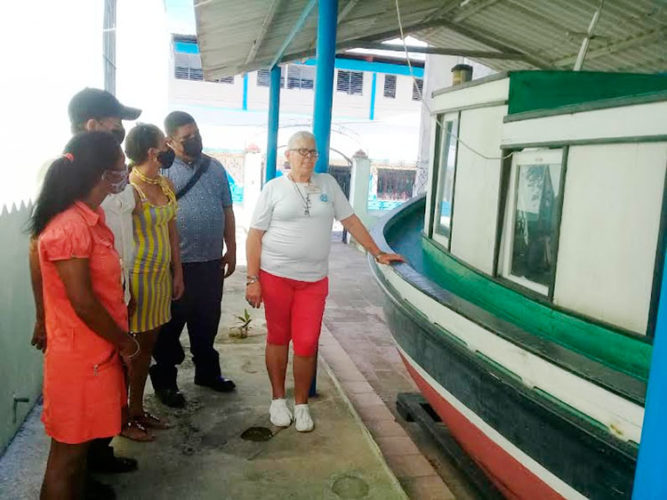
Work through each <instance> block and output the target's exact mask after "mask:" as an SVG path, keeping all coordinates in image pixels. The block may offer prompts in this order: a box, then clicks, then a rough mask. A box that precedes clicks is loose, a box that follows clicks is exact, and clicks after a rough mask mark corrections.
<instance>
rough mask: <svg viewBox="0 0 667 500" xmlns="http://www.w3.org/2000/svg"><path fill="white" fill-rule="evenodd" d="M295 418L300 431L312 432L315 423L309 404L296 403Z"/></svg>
mask: <svg viewBox="0 0 667 500" xmlns="http://www.w3.org/2000/svg"><path fill="white" fill-rule="evenodd" d="M294 420H295V421H296V430H297V431H299V432H310V431H312V430H313V427H314V426H315V424H314V423H313V419H312V418H311V417H310V410H309V409H308V404H305V405H294Z"/></svg>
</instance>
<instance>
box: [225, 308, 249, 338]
mask: <svg viewBox="0 0 667 500" xmlns="http://www.w3.org/2000/svg"><path fill="white" fill-rule="evenodd" d="M236 319H238V320H239V325H238V327H237V328H238V333H232V334H230V336H231V337H238V338H240V339H244V338H246V337H247V336H248V330H249V329H250V323H252V318H251V317H250V313H249V312H248V310H247V309H244V310H243V316H236Z"/></svg>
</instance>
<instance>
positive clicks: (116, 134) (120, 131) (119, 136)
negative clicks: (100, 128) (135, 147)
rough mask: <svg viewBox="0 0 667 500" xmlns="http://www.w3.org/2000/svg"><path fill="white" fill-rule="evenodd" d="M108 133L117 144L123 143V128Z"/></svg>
mask: <svg viewBox="0 0 667 500" xmlns="http://www.w3.org/2000/svg"><path fill="white" fill-rule="evenodd" d="M109 133H110V134H111V135H113V136H114V139H116V140H117V141H118V144H122V143H123V139H125V129H124V128H123V127H118V128H114V129H111V130H110V131H109Z"/></svg>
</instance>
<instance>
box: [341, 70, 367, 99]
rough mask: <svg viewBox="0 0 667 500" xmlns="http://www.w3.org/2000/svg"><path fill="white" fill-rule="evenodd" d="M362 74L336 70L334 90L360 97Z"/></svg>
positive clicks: (362, 86)
mask: <svg viewBox="0 0 667 500" xmlns="http://www.w3.org/2000/svg"><path fill="white" fill-rule="evenodd" d="M363 89H364V74H363V73H362V72H361V71H344V70H338V75H337V77H336V90H337V91H338V92H343V93H345V94H349V95H362V94H363Z"/></svg>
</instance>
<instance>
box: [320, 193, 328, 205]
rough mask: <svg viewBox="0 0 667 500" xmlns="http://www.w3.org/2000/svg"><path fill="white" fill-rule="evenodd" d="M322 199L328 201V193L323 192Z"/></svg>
mask: <svg viewBox="0 0 667 500" xmlns="http://www.w3.org/2000/svg"><path fill="white" fill-rule="evenodd" d="M320 201H323V202H324V203H326V202H327V201H329V197H328V196H327V194H326V193H322V194H321V195H320Z"/></svg>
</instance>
